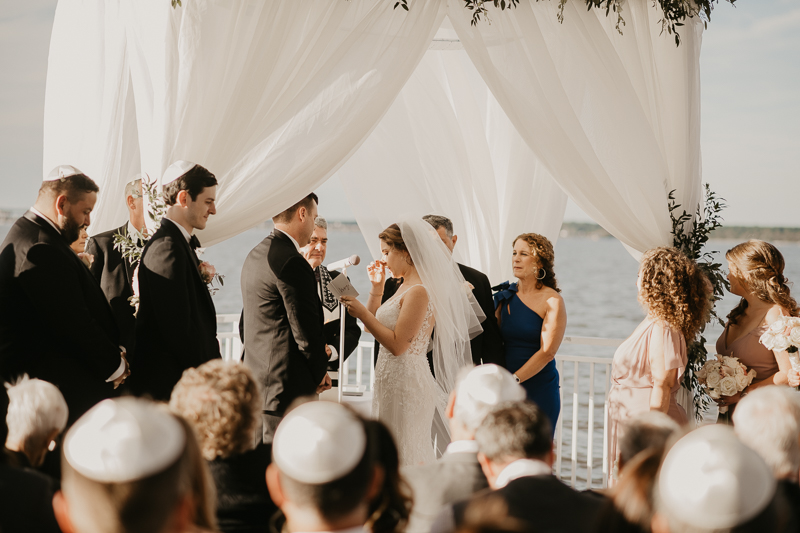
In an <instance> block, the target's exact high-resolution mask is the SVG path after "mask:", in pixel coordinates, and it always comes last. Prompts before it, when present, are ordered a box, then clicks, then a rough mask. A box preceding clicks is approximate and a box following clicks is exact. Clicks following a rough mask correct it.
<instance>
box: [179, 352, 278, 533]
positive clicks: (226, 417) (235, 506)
mask: <svg viewBox="0 0 800 533" xmlns="http://www.w3.org/2000/svg"><path fill="white" fill-rule="evenodd" d="M259 398H260V396H259V393H258V385H257V384H256V382H255V380H254V379H253V375H252V374H251V372H250V370H249V369H248V368H247V367H246V366H244V365H242V364H239V363H234V362H226V361H223V360H221V359H214V360H211V361H209V362H207V363H205V364H202V365H200V366H199V367H197V368H189V369H187V370H185V371H184V372H183V376H181V379H180V381H178V384H177V385H175V388H174V389H173V391H172V396H171V397H170V401H169V407H170V409H171V410H172V412H173V413H175V414H177V415H180V416H181V417H183V418H184V419H185V420H186V421H187V422H188V423H189V425H190V426H192V428H194V431H195V433H196V435H197V438H198V442H199V444H200V450H201V453H202V455H203V458H204V459H205V460H206V461H208V467H209V469H210V471H211V476H212V477H213V479H214V483H215V485H216V488H217V519H218V521H219V529H220V531H223V532H224V533H255V532H262V531H266V530H267V523H268V522H269V518H270V516H271V515H272V514H273V513H274V512H275V511H276V510H277V507H276V506H275V505H274V504H273V503H272V499H271V498H270V497H269V492H268V491H267V487H266V484H265V483H264V472H266V469H267V466H268V465H269V463H270V452H271V447H270V445H264V444H259V445H258V446H257V447H255V449H254V448H253V444H254V439H253V435H254V432H255V427H256V422H257V420H258V417H259V416H260V414H261V408H260V405H261V404H260V401H259Z"/></svg>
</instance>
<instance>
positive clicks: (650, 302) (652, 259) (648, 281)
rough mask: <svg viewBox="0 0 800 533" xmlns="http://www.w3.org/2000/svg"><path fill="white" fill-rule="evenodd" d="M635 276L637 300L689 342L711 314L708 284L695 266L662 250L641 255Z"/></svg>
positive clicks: (674, 252)
mask: <svg viewBox="0 0 800 533" xmlns="http://www.w3.org/2000/svg"><path fill="white" fill-rule="evenodd" d="M639 273H640V275H641V284H642V288H641V290H640V291H639V298H640V301H641V302H642V304H643V305H645V306H646V307H647V310H648V312H649V313H650V314H652V315H653V316H655V317H656V318H658V319H660V320H663V321H664V322H666V323H667V324H668V325H669V326H670V327H672V328H675V329H677V330H679V331H680V332H681V333H682V334H683V336H684V338H685V339H686V342H687V343H689V342H691V341H693V340H694V338H695V336H696V335H697V333H698V332H699V331H700V330H701V329H702V328H703V325H704V324H705V323H706V321H707V320H708V316H709V313H710V312H711V283H710V282H709V281H708V278H707V277H706V275H705V274H703V272H702V271H701V270H700V268H699V267H698V266H697V263H695V262H694V261H692V260H691V259H689V258H688V257H686V255H684V254H683V252H681V251H680V250H678V249H677V248H672V247H666V246H664V247H660V248H653V249H652V250H648V251H647V252H645V254H644V255H643V256H642V263H641V266H640V267H639Z"/></svg>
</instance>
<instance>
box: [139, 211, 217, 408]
mask: <svg viewBox="0 0 800 533" xmlns="http://www.w3.org/2000/svg"><path fill="white" fill-rule="evenodd" d="M198 264H199V262H198V260H197V256H196V255H195V253H194V250H192V249H191V247H190V246H189V243H188V242H186V238H185V237H184V236H183V233H182V232H181V230H180V228H178V226H177V225H176V224H175V223H174V222H172V221H171V220H168V219H164V220H163V221H162V223H161V227H160V228H159V229H158V231H156V232H155V234H154V235H153V236H152V237H151V238H150V240H149V241H148V242H147V244H146V245H145V247H144V251H143V252H142V258H141V260H140V261H139V312H138V314H137V318H136V355H135V357H134V359H133V361H132V362H131V377H130V378H129V379H130V386H131V390H132V391H133V392H134V393H135V394H139V395H144V394H149V395H150V396H152V397H153V398H154V399H156V400H168V399H169V396H170V393H171V392H172V388H173V387H174V386H175V384H176V383H177V382H178V380H180V378H181V374H182V373H183V371H184V370H186V369H187V368H191V367H196V366H199V365H202V364H203V363H205V362H207V361H210V360H212V359H215V358H218V357H220V351H219V341H217V314H216V311H215V310H214V301H213V300H212V299H211V294H209V292H208V287H207V285H206V284H205V283H204V282H203V280H202V279H201V278H200V271H199V270H198V268H197V266H198Z"/></svg>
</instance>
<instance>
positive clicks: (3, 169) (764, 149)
mask: <svg viewBox="0 0 800 533" xmlns="http://www.w3.org/2000/svg"><path fill="white" fill-rule="evenodd" d="M571 1H577V0H571ZM630 1H647V2H650V1H651V0H630ZM55 8H56V2H55V0H24V1H20V0H0V191H2V192H0V208H22V207H27V206H29V205H31V203H32V202H33V199H34V198H35V195H36V190H37V189H38V186H39V183H40V180H41V173H42V169H41V166H42V135H43V133H42V125H43V120H44V91H45V80H46V76H47V56H48V50H49V43H50V33H51V31H52V27H53V17H54V15H55ZM623 31H624V30H623ZM700 63H701V64H700V67H701V77H702V89H701V90H702V111H701V113H702V126H701V127H702V137H701V148H702V153H703V181H705V182H708V183H709V184H710V185H711V188H712V189H713V190H714V191H716V192H717V193H718V194H719V195H720V196H721V197H723V198H724V199H725V200H726V201H727V203H728V208H727V209H726V210H725V211H724V212H723V217H724V219H725V223H726V224H729V225H749V226H791V227H800V206H798V205H797V204H798V200H800V1H798V0H738V1H737V2H736V7H733V6H731V5H730V4H729V3H727V2H724V0H723V2H722V3H720V4H718V5H717V6H716V8H715V9H714V12H713V14H712V17H711V22H710V24H709V26H708V29H707V30H706V31H705V33H704V36H703V46H702V52H701V56H700ZM317 193H318V194H319V195H320V199H321V202H322V201H323V199H324V205H321V206H320V207H322V208H324V214H325V216H326V217H327V218H328V219H331V220H352V219H354V216H353V214H352V211H351V210H350V208H349V206H348V205H347V201H346V200H345V196H344V192H343V190H342V187H341V185H340V184H339V183H338V181H337V180H336V179H335V178H334V179H331V180H330V181H329V182H328V183H326V184H325V185H323V186H322V187H320V188H319V189H318V190H317ZM565 220H568V221H590V220H591V219H589V218H588V217H587V216H586V215H585V214H584V213H583V212H582V211H581V209H580V208H578V207H577V206H576V205H574V204H572V202H569V204H568V206H567V213H566V215H565Z"/></svg>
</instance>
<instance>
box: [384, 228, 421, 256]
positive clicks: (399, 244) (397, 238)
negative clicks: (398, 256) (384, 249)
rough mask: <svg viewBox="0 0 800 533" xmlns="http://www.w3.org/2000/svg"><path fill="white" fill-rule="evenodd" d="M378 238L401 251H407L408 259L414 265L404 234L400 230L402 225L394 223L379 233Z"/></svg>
mask: <svg viewBox="0 0 800 533" xmlns="http://www.w3.org/2000/svg"><path fill="white" fill-rule="evenodd" d="M378 238H379V239H380V240H382V241H383V242H385V243H386V244H388V245H389V246H391V247H392V248H394V249H395V250H398V251H400V252H405V253H406V261H407V262H408V264H409V265H413V264H414V261H413V260H412V259H411V254H410V253H409V252H408V248H407V247H406V243H405V241H404V240H403V234H402V232H401V231H400V226H398V225H397V224H392V225H391V226H389V227H388V228H386V229H385V230H383V231H382V232H380V234H379V235H378Z"/></svg>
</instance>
